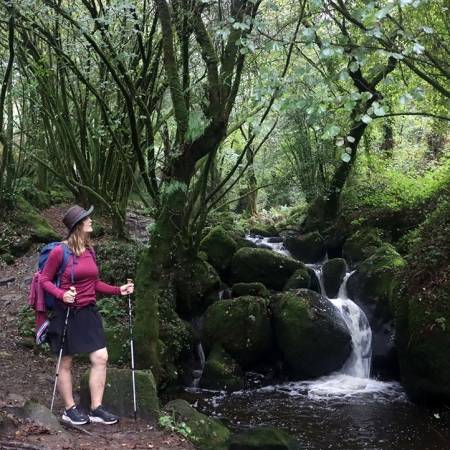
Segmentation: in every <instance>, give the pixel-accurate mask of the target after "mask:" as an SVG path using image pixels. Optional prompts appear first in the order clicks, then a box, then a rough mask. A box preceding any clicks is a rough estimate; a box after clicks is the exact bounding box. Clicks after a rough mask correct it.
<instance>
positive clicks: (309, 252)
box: [284, 231, 326, 263]
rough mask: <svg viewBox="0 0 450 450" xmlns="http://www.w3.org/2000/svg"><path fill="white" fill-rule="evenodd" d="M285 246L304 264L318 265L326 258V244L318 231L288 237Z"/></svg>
mask: <svg viewBox="0 0 450 450" xmlns="http://www.w3.org/2000/svg"><path fill="white" fill-rule="evenodd" d="M284 245H285V246H286V248H287V249H288V250H289V252H290V253H291V254H292V255H293V256H294V257H295V258H298V259H299V260H301V261H303V262H304V263H316V262H319V261H322V260H323V258H324V257H325V252H326V249H325V242H324V240H323V237H322V236H321V234H320V233H319V232H318V231H313V232H311V233H307V234H303V235H289V236H286V238H285V240H284Z"/></svg>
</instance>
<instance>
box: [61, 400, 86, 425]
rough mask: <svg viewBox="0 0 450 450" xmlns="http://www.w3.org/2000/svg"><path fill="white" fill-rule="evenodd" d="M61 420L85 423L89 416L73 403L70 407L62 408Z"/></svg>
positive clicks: (76, 423) (73, 423)
mask: <svg viewBox="0 0 450 450" xmlns="http://www.w3.org/2000/svg"><path fill="white" fill-rule="evenodd" d="M62 420H64V422H68V423H71V424H72V425H85V424H86V423H89V416H88V415H87V414H86V413H84V412H83V411H81V410H80V409H78V408H77V407H76V405H73V406H72V408H69V409H65V410H64V413H63V415H62Z"/></svg>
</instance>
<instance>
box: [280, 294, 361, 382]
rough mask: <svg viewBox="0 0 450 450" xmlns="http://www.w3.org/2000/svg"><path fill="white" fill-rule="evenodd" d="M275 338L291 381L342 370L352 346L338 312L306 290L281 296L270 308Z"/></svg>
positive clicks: (319, 296)
mask: <svg viewBox="0 0 450 450" xmlns="http://www.w3.org/2000/svg"><path fill="white" fill-rule="evenodd" d="M271 308H272V313H273V323H274V330H275V337H276V341H277V343H278V347H279V348H280V350H281V353H282V356H283V360H284V361H285V362H286V364H287V366H288V367H289V369H290V372H291V375H292V376H293V378H294V379H305V378H314V377H320V376H322V375H327V374H329V373H331V372H333V371H335V370H338V369H340V368H341V367H342V365H343V364H344V362H345V361H346V360H347V358H348V356H349V355H350V352H351V348H352V344H351V336H350V332H349V330H348V327H347V325H346V324H345V322H344V320H343V318H342V317H341V315H340V313H339V311H338V309H337V308H336V307H335V306H334V305H333V304H332V303H330V302H329V301H328V300H326V299H325V298H324V297H322V296H321V295H319V294H317V293H316V292H313V291H311V290H309V289H298V290H295V291H294V290H291V291H287V292H283V293H281V294H279V295H278V296H277V297H275V298H274V299H273V302H272V304H271Z"/></svg>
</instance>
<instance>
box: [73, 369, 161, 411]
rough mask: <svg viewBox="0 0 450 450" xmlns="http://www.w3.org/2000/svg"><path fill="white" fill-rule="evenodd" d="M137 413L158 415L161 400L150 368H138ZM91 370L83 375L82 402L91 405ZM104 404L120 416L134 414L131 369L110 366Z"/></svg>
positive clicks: (87, 405)
mask: <svg viewBox="0 0 450 450" xmlns="http://www.w3.org/2000/svg"><path fill="white" fill-rule="evenodd" d="M135 378H136V398H137V415H138V417H141V418H143V419H155V418H156V417H158V412H159V401H158V395H157V390H156V383H155V379H154V378H153V374H152V372H151V371H150V370H136V371H135ZM90 401H91V396H90V391H89V372H86V373H85V374H84V375H83V376H82V377H81V382H80V402H81V404H82V406H83V407H84V408H89V407H90ZM103 404H104V405H105V406H106V407H107V408H109V409H111V411H113V412H114V413H116V414H119V415H120V416H128V417H132V416H133V407H134V406H133V389H132V384H131V371H130V369H117V368H112V367H111V368H108V371H107V374H106V385H105V393H104V396H103Z"/></svg>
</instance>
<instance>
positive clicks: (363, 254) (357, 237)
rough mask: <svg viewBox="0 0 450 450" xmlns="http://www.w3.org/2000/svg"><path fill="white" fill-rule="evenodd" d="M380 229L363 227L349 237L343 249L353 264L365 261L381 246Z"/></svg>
mask: <svg viewBox="0 0 450 450" xmlns="http://www.w3.org/2000/svg"><path fill="white" fill-rule="evenodd" d="M382 244H383V242H382V241H381V238H380V230H378V229H376V228H363V229H361V230H358V231H357V232H356V233H355V234H353V235H352V236H351V237H350V238H348V239H347V240H346V241H345V243H344V247H343V249H342V255H343V256H344V258H345V259H346V260H347V261H348V263H349V264H350V265H352V266H355V265H356V264H358V263H360V262H361V261H364V260H365V259H366V258H368V257H369V256H370V255H372V254H373V253H375V251H376V250H377V249H378V248H379V247H381V245H382Z"/></svg>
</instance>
